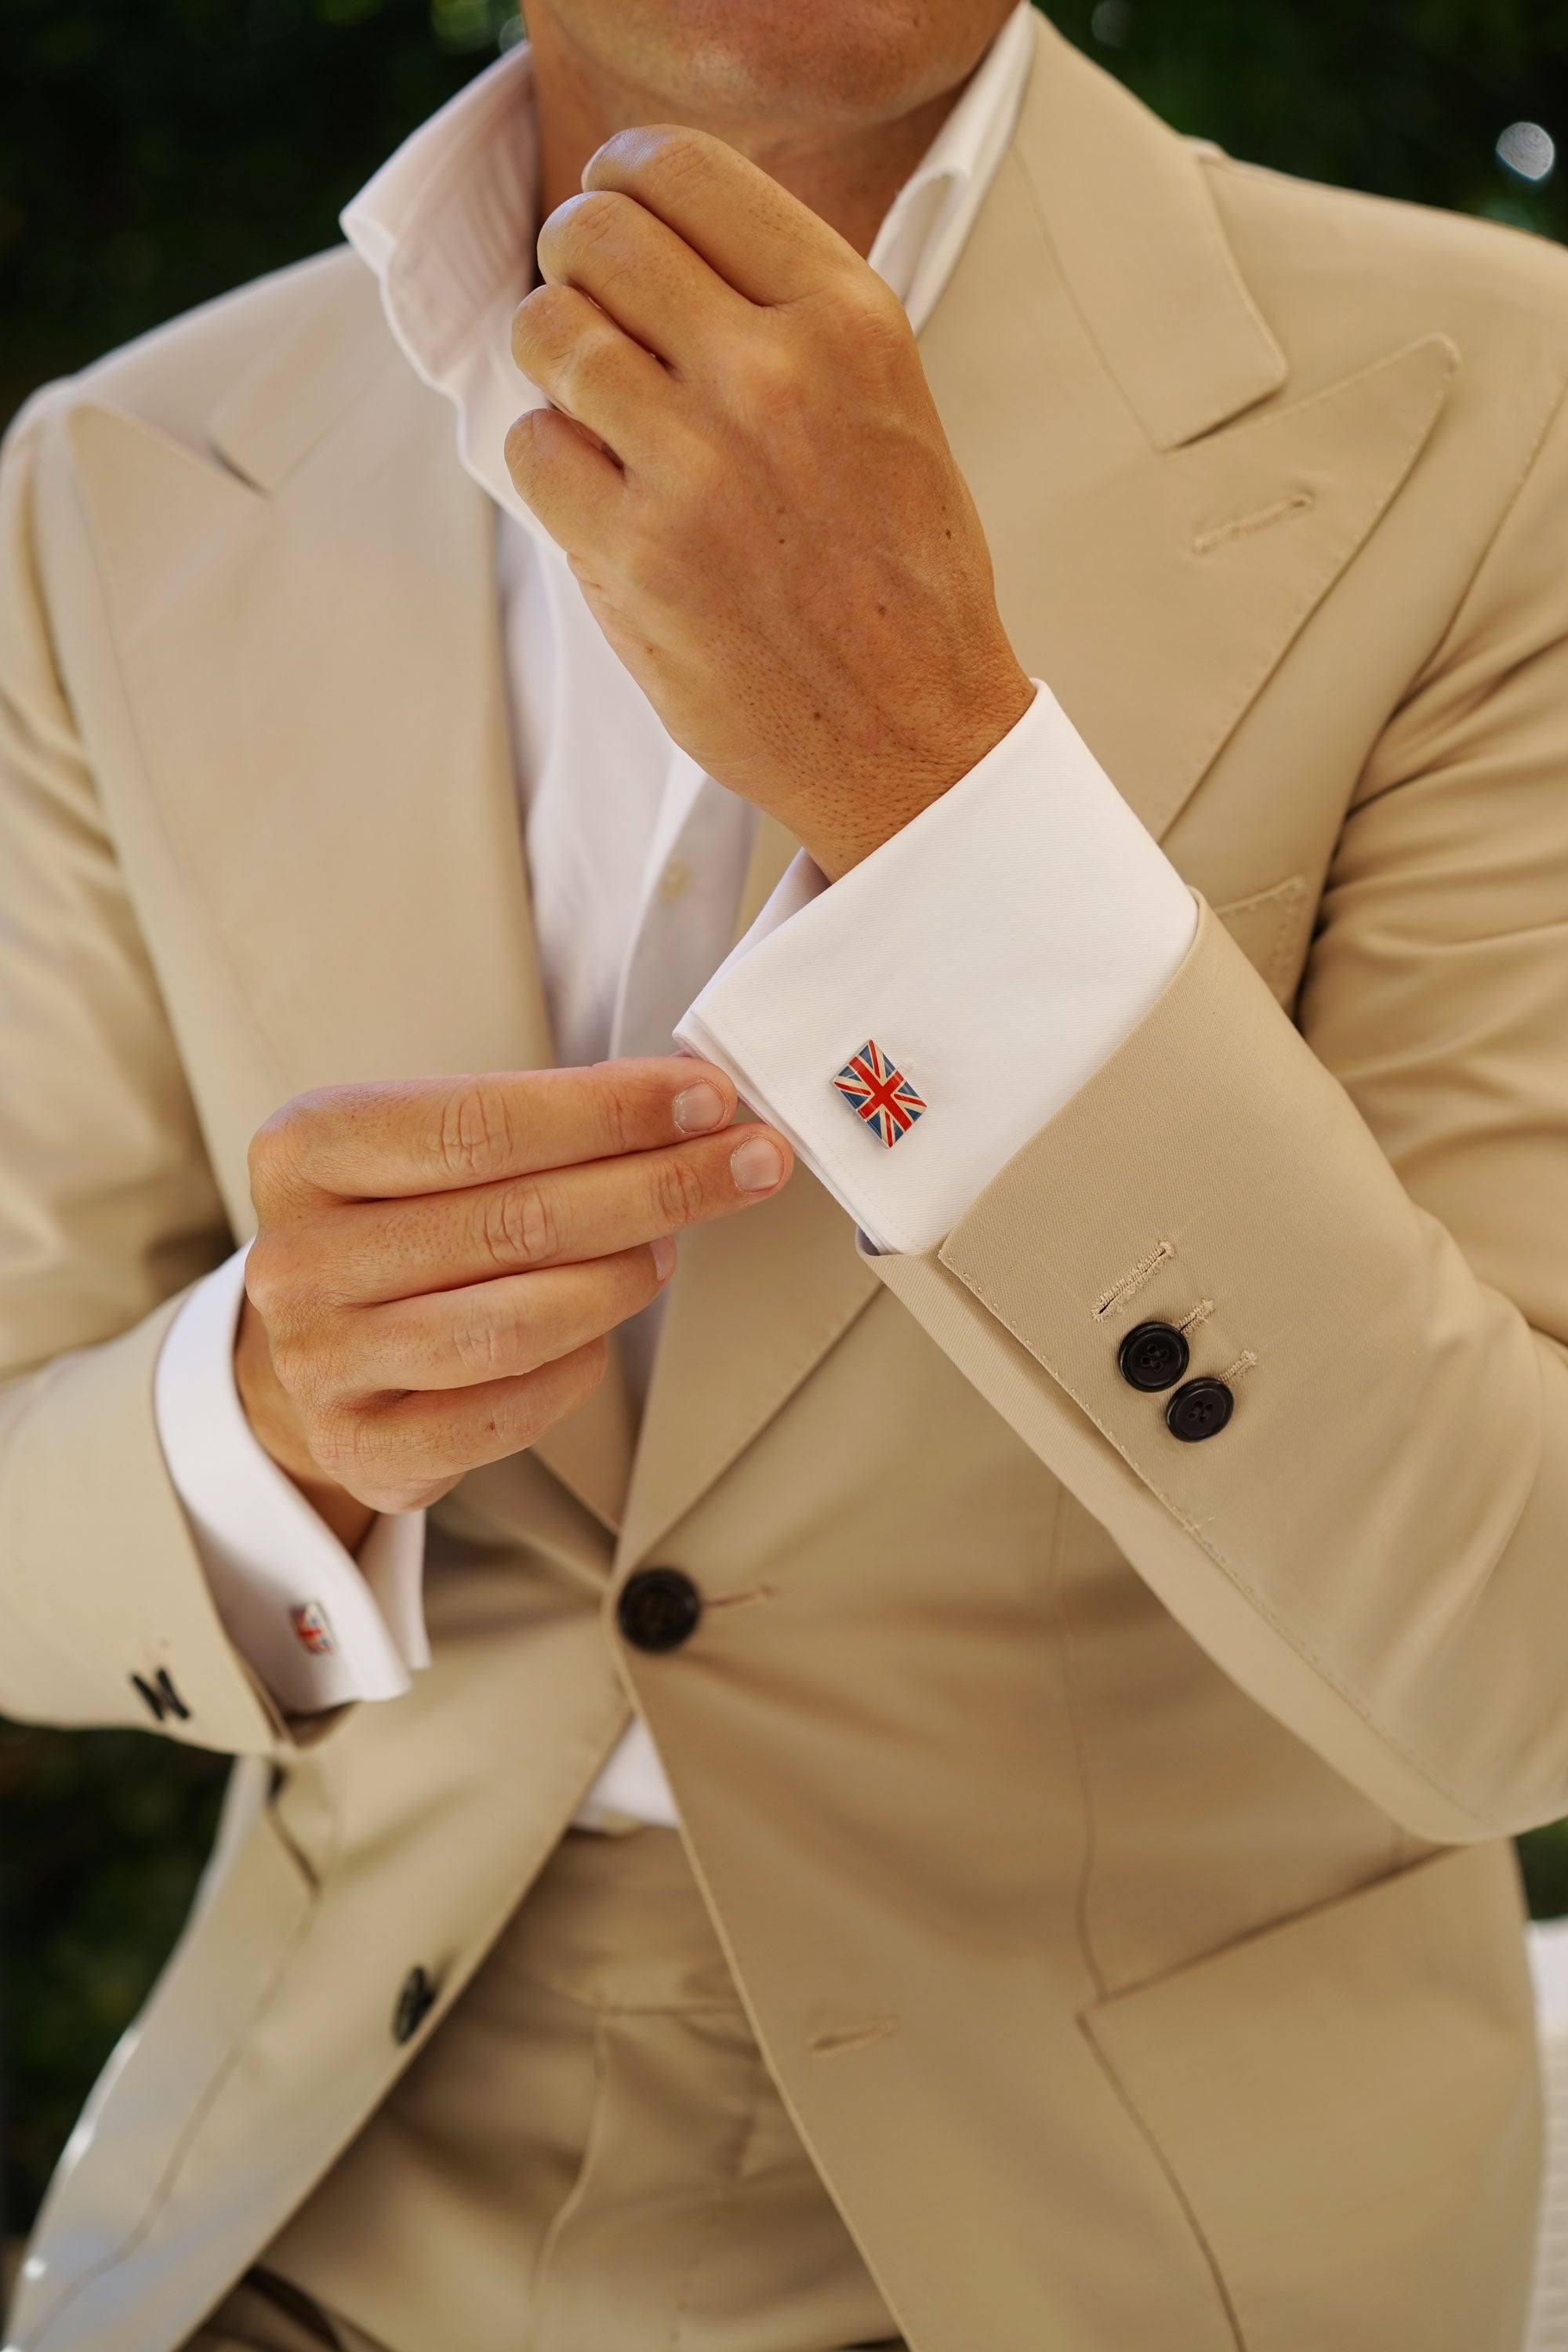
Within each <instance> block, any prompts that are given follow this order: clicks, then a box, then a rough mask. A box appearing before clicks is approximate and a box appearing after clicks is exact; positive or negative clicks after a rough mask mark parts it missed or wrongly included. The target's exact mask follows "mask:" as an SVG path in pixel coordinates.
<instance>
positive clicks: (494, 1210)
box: [480, 1182, 561, 1272]
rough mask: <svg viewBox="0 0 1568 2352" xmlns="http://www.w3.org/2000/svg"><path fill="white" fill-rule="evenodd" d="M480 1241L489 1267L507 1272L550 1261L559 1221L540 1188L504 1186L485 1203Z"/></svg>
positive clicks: (558, 1237)
mask: <svg viewBox="0 0 1568 2352" xmlns="http://www.w3.org/2000/svg"><path fill="white" fill-rule="evenodd" d="M480 1239H481V1242H482V1244H483V1247H484V1249H485V1251H486V1253H487V1255H489V1259H490V1261H491V1263H492V1264H493V1265H497V1266H500V1267H501V1268H503V1269H505V1270H507V1271H509V1272H510V1271H512V1270H513V1269H515V1268H516V1267H518V1266H531V1265H539V1264H540V1263H541V1261H542V1259H545V1258H549V1257H553V1256H554V1255H555V1254H556V1251H557V1250H558V1248H559V1246H560V1243H561V1221H560V1218H559V1216H558V1215H557V1213H556V1211H555V1207H554V1204H553V1202H552V1201H551V1199H550V1196H549V1194H548V1193H547V1192H545V1190H544V1188H543V1187H542V1185H539V1184H534V1183H521V1182H520V1183H515V1184H504V1185H501V1186H500V1188H499V1189H498V1190H497V1191H496V1192H492V1193H490V1194H489V1195H488V1197H487V1198H486V1200H485V1202H484V1204H483V1209H482V1212H481V1221H480Z"/></svg>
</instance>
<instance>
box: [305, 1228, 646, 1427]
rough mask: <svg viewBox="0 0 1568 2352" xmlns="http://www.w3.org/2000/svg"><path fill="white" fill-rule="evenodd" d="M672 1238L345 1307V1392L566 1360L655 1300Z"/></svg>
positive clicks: (491, 1375) (485, 1376)
mask: <svg viewBox="0 0 1568 2352" xmlns="http://www.w3.org/2000/svg"><path fill="white" fill-rule="evenodd" d="M674 1265H675V1244H674V1243H673V1242H671V1241H666V1240H661V1241H658V1242H657V1243H655V1244H653V1246H652V1247H651V1248H648V1249H636V1250H619V1251H617V1252H616V1255H614V1256H613V1257H602V1258H597V1259H595V1260H594V1261H593V1262H592V1263H591V1264H589V1265H561V1266H549V1267H545V1268H543V1269H542V1270H541V1271H540V1272H538V1273H536V1274H511V1275H502V1276H499V1277H498V1278H497V1279H496V1280H495V1281H493V1282H472V1283H465V1284H464V1285H462V1286H461V1287H459V1288H458V1289H456V1290H442V1291H437V1292H436V1293H434V1294H433V1295H432V1294H426V1295H425V1296H423V1297H416V1298H398V1299H394V1300H392V1301H390V1302H389V1303H388V1304H386V1305H384V1306H380V1307H353V1308H351V1309H350V1310H349V1313H348V1317H347V1319H346V1325H345V1328H344V1330H343V1337H342V1378H343V1381H344V1385H345V1388H346V1389H347V1391H348V1392H349V1393H350V1394H353V1395H358V1396H361V1397H370V1396H374V1395H376V1394H378V1393H384V1392H386V1391H393V1390H398V1391H405V1390H411V1389H419V1390H434V1389H463V1388H474V1387H477V1386H478V1385H479V1383H480V1382H482V1381H497V1380H512V1379H515V1378H516V1377H517V1376H518V1375H519V1374H520V1373H523V1372H531V1371H537V1370H538V1369H539V1367H540V1365H541V1364H551V1363H554V1362H555V1361H556V1360H557V1359H558V1358H559V1357H562V1356H569V1355H571V1354H572V1353H573V1352H574V1349H578V1348H581V1347H583V1346H584V1344H585V1343H586V1342H587V1341H588V1340H590V1339H601V1338H603V1336H604V1334H605V1332H606V1331H611V1330H613V1329H614V1328H615V1327H616V1324H617V1323H624V1322H625V1321H626V1318H627V1316H628V1315H636V1314H637V1312H638V1311H639V1310H640V1309H641V1308H642V1307H647V1305H648V1304H649V1303H650V1301H651V1300H653V1299H654V1298H657V1297H658V1293H659V1291H660V1290H661V1289H662V1287H663V1286H664V1284H665V1282H666V1281H667V1280H668V1277H669V1275H670V1274H671V1272H672V1271H673V1269H674Z"/></svg>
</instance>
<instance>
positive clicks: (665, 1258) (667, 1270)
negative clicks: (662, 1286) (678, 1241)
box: [653, 1234, 675, 1282]
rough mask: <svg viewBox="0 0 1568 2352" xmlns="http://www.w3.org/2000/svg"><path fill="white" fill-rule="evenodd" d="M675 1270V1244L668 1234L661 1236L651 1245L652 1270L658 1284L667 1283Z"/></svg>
mask: <svg viewBox="0 0 1568 2352" xmlns="http://www.w3.org/2000/svg"><path fill="white" fill-rule="evenodd" d="M674 1268H675V1244H674V1243H673V1242H672V1241H671V1240H670V1238H669V1235H668V1234H660V1235H659V1237H658V1241H656V1242H655V1243H654V1244H653V1270H654V1272H655V1274H657V1275H658V1278H659V1280H660V1282H664V1281H667V1280H668V1277H669V1276H670V1275H671V1274H672V1273H673V1271H674Z"/></svg>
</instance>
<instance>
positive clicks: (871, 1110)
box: [833, 1037, 925, 1151]
mask: <svg viewBox="0 0 1568 2352" xmlns="http://www.w3.org/2000/svg"><path fill="white" fill-rule="evenodd" d="M833 1083H834V1085H835V1086H836V1087H837V1089H838V1092H839V1093H840V1094H841V1095H842V1096H843V1097H844V1099H845V1101H846V1102H847V1104H848V1106H849V1108H850V1109H851V1110H852V1111H853V1112H854V1113H855V1116H856V1117H857V1118H862V1119H864V1120H865V1122H866V1124H867V1126H868V1128H869V1129H870V1130H871V1132H872V1134H873V1135H874V1136H875V1137H876V1138H877V1139H878V1141H879V1143H885V1144H886V1145H887V1147H888V1149H889V1151H890V1150H892V1148H893V1146H894V1144H895V1143H897V1142H898V1140H899V1139H900V1136H905V1135H908V1133H909V1131H910V1128H911V1127H913V1125H914V1123H915V1121H916V1119H917V1118H919V1117H920V1115H921V1111H923V1110H924V1108H925V1104H924V1103H923V1102H922V1101H921V1097H920V1096H919V1095H917V1094H916V1092H915V1090H914V1088H913V1087H911V1086H910V1082H909V1080H908V1078H906V1077H905V1076H904V1074H903V1072H902V1070H900V1068H899V1066H898V1065H897V1063H895V1062H890V1061H889V1059H888V1056H887V1055H886V1054H884V1053H883V1051H882V1049H881V1047H880V1045H878V1043H877V1041H876V1039H875V1038H874V1037H868V1038H867V1040H866V1043H865V1044H864V1045H862V1046H861V1048H860V1051H859V1052H858V1054H851V1055H850V1056H849V1059H848V1060H847V1062H846V1063H845V1065H844V1067H843V1068H842V1069H841V1070H840V1071H839V1073H838V1076H837V1077H836V1078H835V1079H834V1081H833Z"/></svg>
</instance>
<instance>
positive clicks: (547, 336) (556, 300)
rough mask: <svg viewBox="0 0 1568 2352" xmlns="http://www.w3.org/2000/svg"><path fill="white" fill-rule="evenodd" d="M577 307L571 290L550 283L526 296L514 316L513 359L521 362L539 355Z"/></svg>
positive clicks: (555, 337) (512, 332)
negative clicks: (524, 357)
mask: <svg viewBox="0 0 1568 2352" xmlns="http://www.w3.org/2000/svg"><path fill="white" fill-rule="evenodd" d="M573 307H574V302H573V296H572V293H571V290H570V289H569V288H567V287H565V286H559V285H553V284H548V283H547V284H545V285H543V286H536V287H534V289H533V290H532V292H531V293H529V294H525V295H524V296H523V298H522V300H521V302H520V303H519V304H518V306H517V309H516V310H514V311H513V312H512V320H511V347H512V353H513V356H514V357H516V358H521V355H522V353H523V352H538V351H540V350H542V349H544V348H546V347H548V346H549V345H550V344H551V343H552V342H554V341H556V340H557V339H558V338H559V335H560V331H561V326H562V321H563V316H564V314H565V313H566V312H568V311H569V310H572V309H573Z"/></svg>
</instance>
